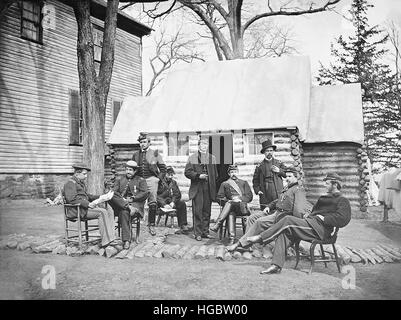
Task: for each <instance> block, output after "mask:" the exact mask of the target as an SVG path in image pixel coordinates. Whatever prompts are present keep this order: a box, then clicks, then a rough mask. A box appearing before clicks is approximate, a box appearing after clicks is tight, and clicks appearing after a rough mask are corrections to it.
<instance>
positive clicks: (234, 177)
mask: <svg viewBox="0 0 401 320" xmlns="http://www.w3.org/2000/svg"><path fill="white" fill-rule="evenodd" d="M230 178H231V179H233V180H236V179H238V177H237V175H236V174H233V175H231V177H230Z"/></svg>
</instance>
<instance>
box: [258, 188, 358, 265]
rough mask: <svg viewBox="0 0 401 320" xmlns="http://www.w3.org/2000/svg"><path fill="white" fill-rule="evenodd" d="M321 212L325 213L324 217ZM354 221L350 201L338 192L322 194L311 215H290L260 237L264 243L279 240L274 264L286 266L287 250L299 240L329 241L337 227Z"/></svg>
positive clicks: (276, 245)
mask: <svg viewBox="0 0 401 320" xmlns="http://www.w3.org/2000/svg"><path fill="white" fill-rule="evenodd" d="M317 215H321V216H323V217H324V220H322V219H321V218H320V217H317ZM350 220H351V206H350V203H349V200H348V199H346V198H345V197H343V196H342V195H341V193H340V192H337V193H332V194H327V195H324V196H321V197H320V198H319V200H318V201H317V203H316V204H315V206H314V207H313V209H312V213H311V214H310V215H309V216H308V217H306V218H299V217H295V216H286V217H284V218H283V219H281V220H280V221H279V222H277V223H276V224H274V225H273V226H271V227H270V228H269V229H267V230H265V231H263V232H262V233H261V234H260V236H261V238H262V241H263V242H264V243H269V242H271V241H273V240H275V239H276V242H275V246H274V252H273V259H272V264H274V265H276V266H278V267H280V268H282V266H283V265H284V262H285V252H286V250H287V248H288V247H289V246H291V245H292V244H293V243H294V242H295V241H298V240H306V241H312V240H314V239H319V240H325V239H327V238H329V237H330V235H331V234H332V233H333V229H334V227H339V228H342V227H345V226H346V225H347V224H348V223H349V222H350Z"/></svg>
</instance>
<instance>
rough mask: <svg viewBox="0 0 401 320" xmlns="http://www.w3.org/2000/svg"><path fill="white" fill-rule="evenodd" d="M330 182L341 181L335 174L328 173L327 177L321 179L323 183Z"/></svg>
mask: <svg viewBox="0 0 401 320" xmlns="http://www.w3.org/2000/svg"><path fill="white" fill-rule="evenodd" d="M326 180H332V181H340V182H341V181H343V179H342V178H341V177H340V176H339V175H338V174H337V173H335V172H329V173H328V174H327V176H326V177H325V178H324V179H323V181H326Z"/></svg>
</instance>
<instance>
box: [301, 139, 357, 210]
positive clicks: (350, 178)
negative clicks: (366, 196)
mask: <svg viewBox="0 0 401 320" xmlns="http://www.w3.org/2000/svg"><path fill="white" fill-rule="evenodd" d="M302 147H303V156H302V162H303V168H304V173H305V183H304V185H305V188H306V193H307V197H308V200H309V201H311V202H312V203H316V201H317V199H318V198H319V196H321V195H322V194H324V193H326V188H325V184H324V182H323V178H324V177H325V176H326V174H327V173H328V172H337V173H338V174H339V175H340V176H341V177H342V178H343V179H344V181H343V186H342V190H341V191H342V193H343V195H344V196H345V197H347V198H348V199H349V200H350V202H351V207H352V211H353V216H354V217H355V215H358V214H360V211H359V210H360V198H361V196H362V197H363V194H360V174H359V171H360V165H359V164H358V158H357V150H358V148H360V145H359V144H356V143H314V144H306V143H304V144H303V145H302Z"/></svg>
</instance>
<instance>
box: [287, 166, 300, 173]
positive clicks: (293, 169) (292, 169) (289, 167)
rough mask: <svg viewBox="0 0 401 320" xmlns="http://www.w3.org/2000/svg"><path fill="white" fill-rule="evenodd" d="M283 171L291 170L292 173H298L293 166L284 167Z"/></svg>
mask: <svg viewBox="0 0 401 320" xmlns="http://www.w3.org/2000/svg"><path fill="white" fill-rule="evenodd" d="M284 172H292V173H293V174H298V171H297V169H296V168H295V167H294V166H287V167H285V169H284Z"/></svg>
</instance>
